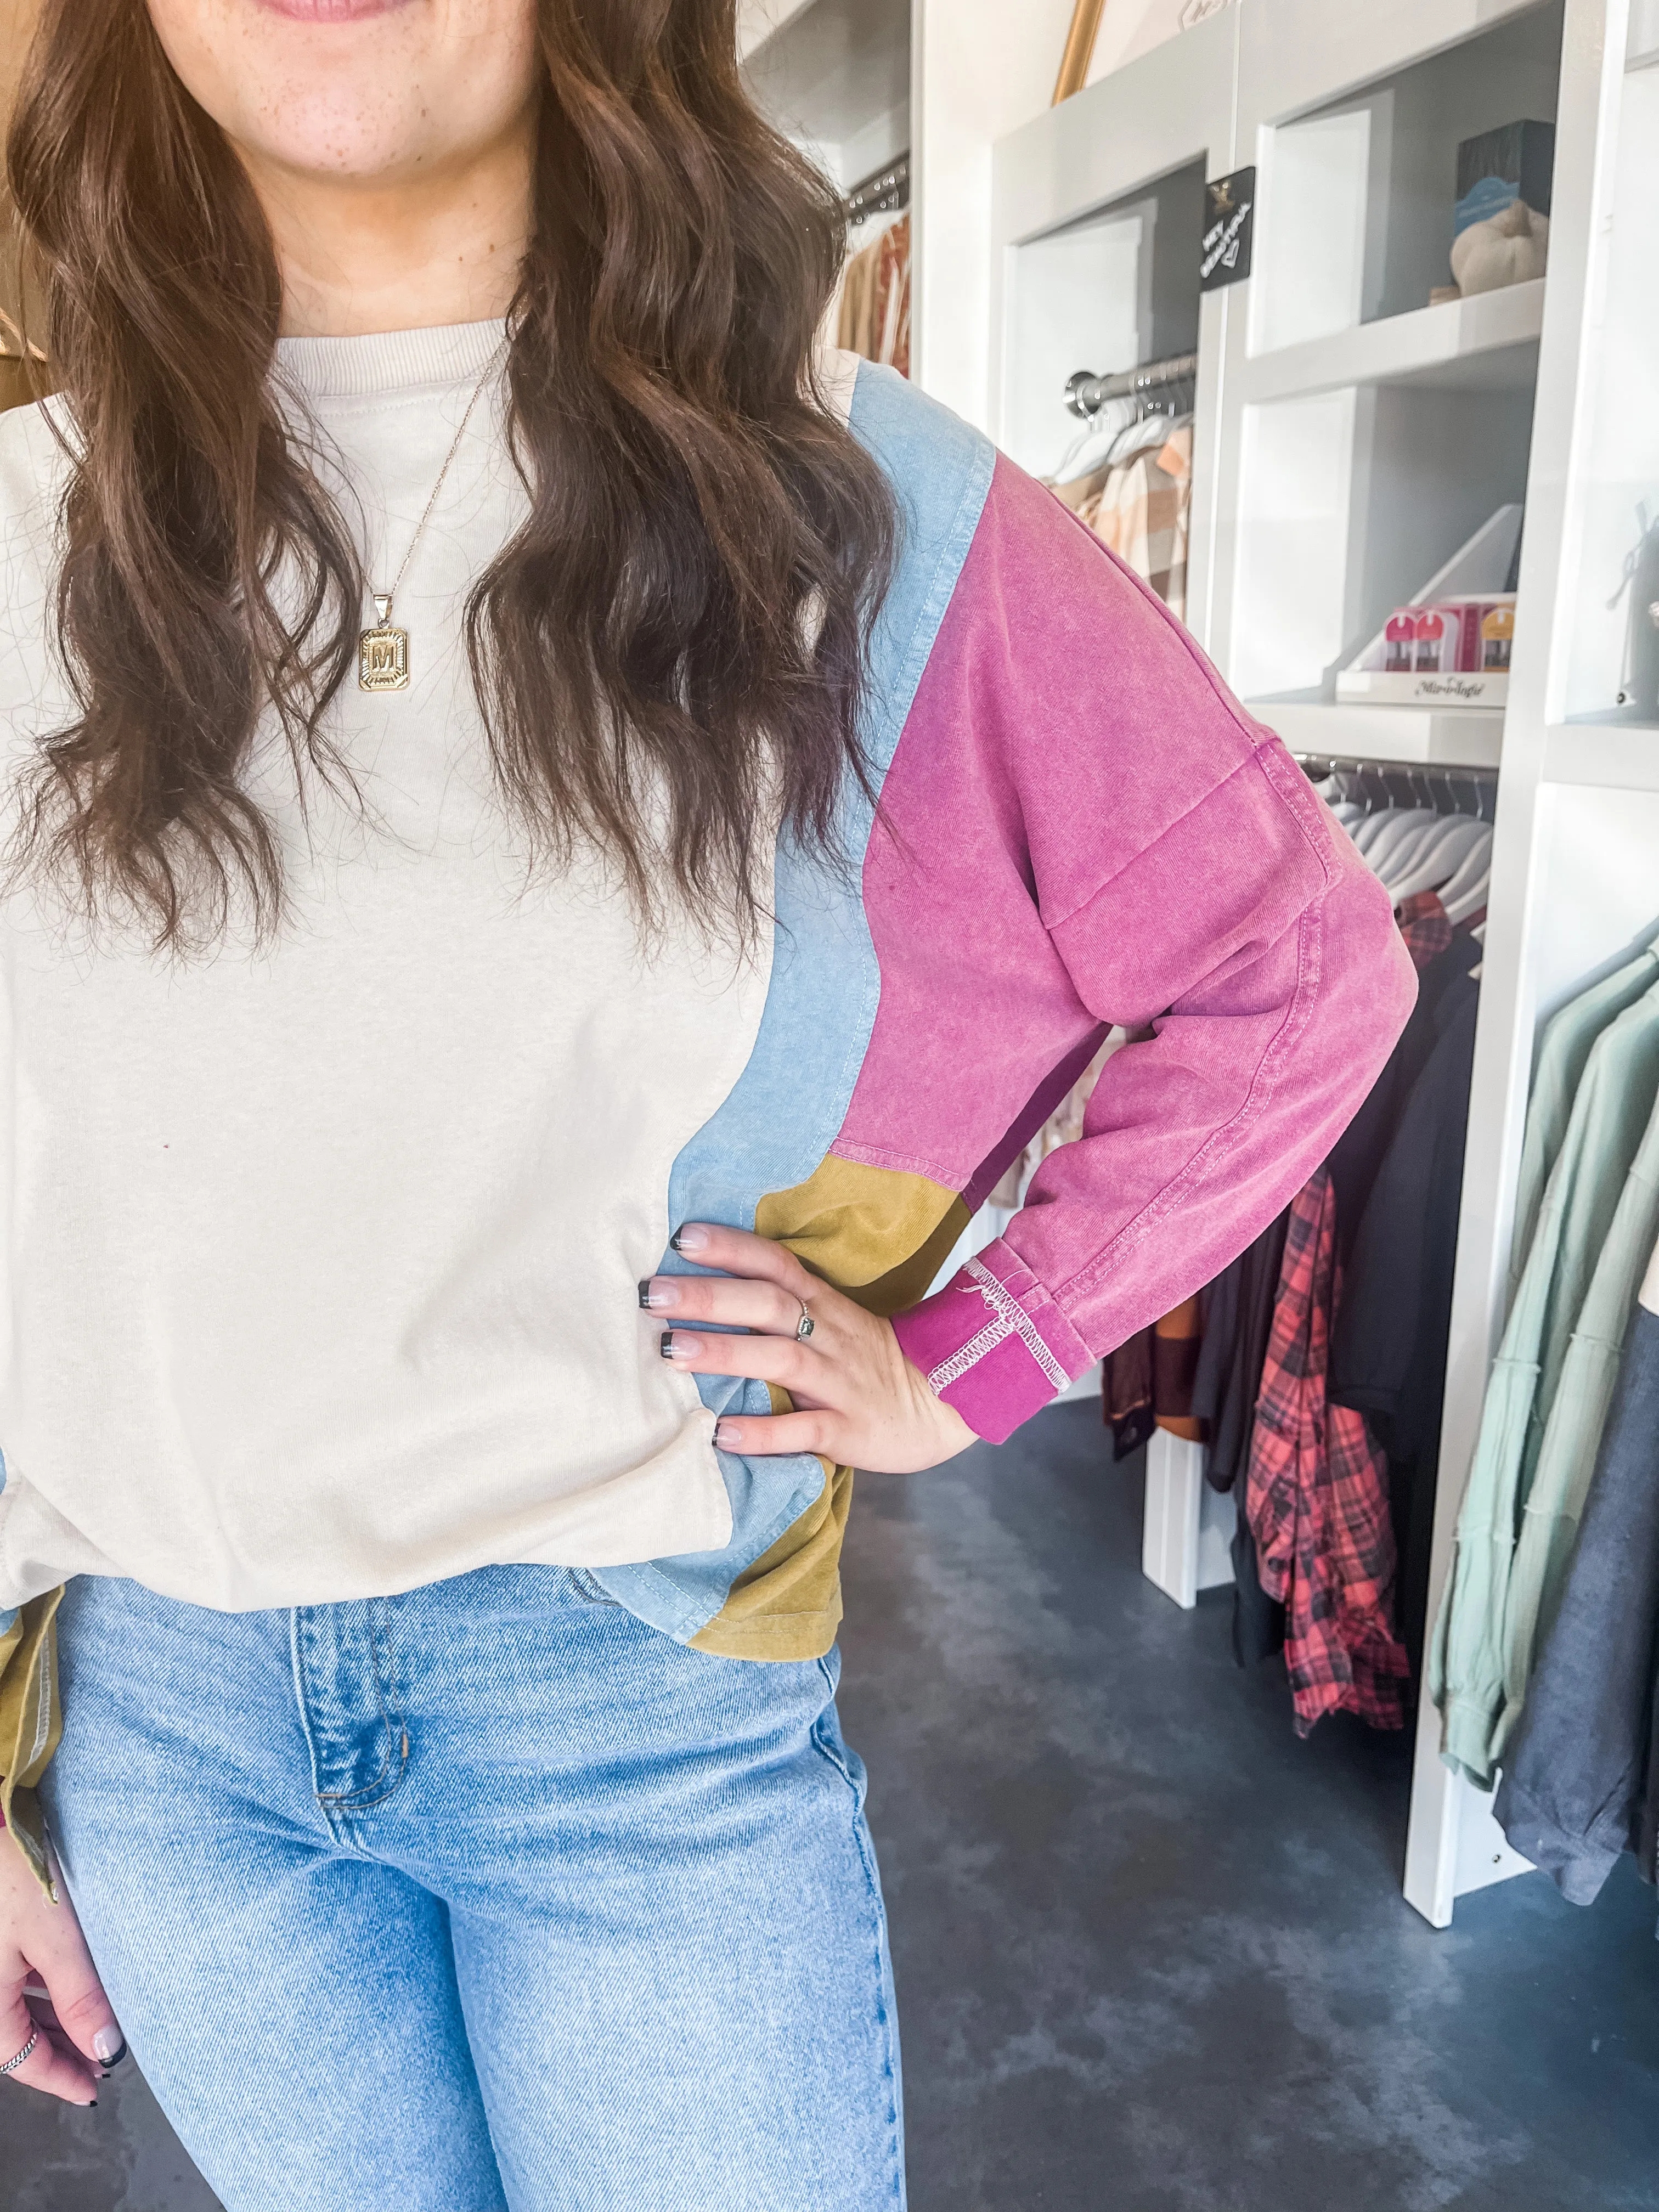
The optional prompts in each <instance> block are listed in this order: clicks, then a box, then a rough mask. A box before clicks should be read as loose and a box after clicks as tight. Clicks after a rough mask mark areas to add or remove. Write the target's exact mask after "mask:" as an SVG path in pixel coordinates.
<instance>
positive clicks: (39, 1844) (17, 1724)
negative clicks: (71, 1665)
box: [0, 1589, 64, 1901]
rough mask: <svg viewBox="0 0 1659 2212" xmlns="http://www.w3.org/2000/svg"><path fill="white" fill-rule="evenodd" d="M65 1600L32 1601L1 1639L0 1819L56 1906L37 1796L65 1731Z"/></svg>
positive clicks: (54, 1596) (52, 1593)
mask: <svg viewBox="0 0 1659 2212" xmlns="http://www.w3.org/2000/svg"><path fill="white" fill-rule="evenodd" d="M63 1595H64V1593H63V1591H62V1590H61V1589H55V1590H48V1591H47V1592H46V1595H45V1596H44V1597H37V1598H32V1599H31V1600H30V1601H29V1602H28V1604H27V1605H26V1606H25V1607H23V1608H22V1610H21V1612H20V1613H19V1614H18V1616H17V1618H16V1620H15V1621H14V1622H13V1623H12V1626H10V1628H9V1629H8V1630H7V1632H6V1633H5V1635H4V1636H3V1637H0V1814H3V1816H4V1819H5V1823H6V1828H7V1831H8V1832H9V1835H10V1836H11V1838H12V1840H13V1842H14V1843H15V1844H16V1845H17V1847H18V1849H19V1850H21V1852H22V1854H23V1856H24V1857H25V1858H26V1859H27V1861H28V1863H29V1865H30V1866H31V1867H32V1868H33V1871H34V1875H35V1878H36V1880H37V1881H39V1882H40V1886H41V1887H42V1888H43V1889H45V1890H46V1892H47V1893H48V1895H50V1896H52V1898H53V1899H54V1901H55V1899H56V1892H55V1891H54V1890H53V1888H52V1877H51V1874H50V1872H49V1870H48V1867H47V1862H46V1826H45V1824H44V1822H43V1821H42V1820H41V1817H40V1805H39V1803H38V1802H37V1801H36V1798H35V1795H34V1792H35V1786H36V1784H38V1783H39V1782H40V1777H41V1776H42V1775H43V1774H44V1773H45V1772H46V1768H47V1767H48V1766H49V1765H51V1763H52V1753H53V1752H55V1751H56V1750H57V1748H58V1738H59V1737H60V1736H61V1735H62V1734H63V1732H64V1731H63V1714H62V1712H61V1711H60V1710H59V1708H58V1636H57V1629H56V1625H55V1624H56V1615H57V1612H58V1601H59V1600H60V1599H61V1598H62V1596H63Z"/></svg>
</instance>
